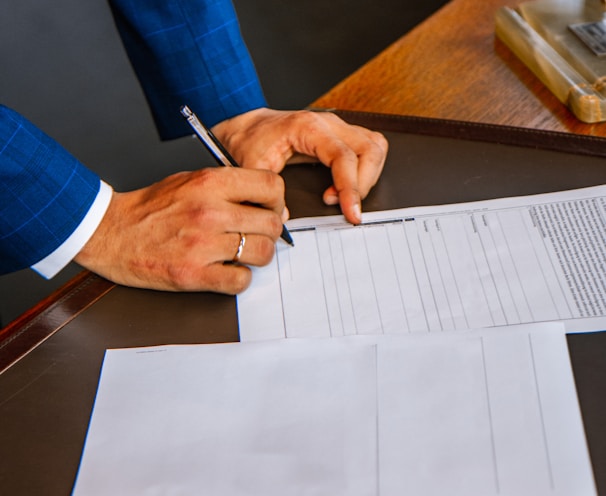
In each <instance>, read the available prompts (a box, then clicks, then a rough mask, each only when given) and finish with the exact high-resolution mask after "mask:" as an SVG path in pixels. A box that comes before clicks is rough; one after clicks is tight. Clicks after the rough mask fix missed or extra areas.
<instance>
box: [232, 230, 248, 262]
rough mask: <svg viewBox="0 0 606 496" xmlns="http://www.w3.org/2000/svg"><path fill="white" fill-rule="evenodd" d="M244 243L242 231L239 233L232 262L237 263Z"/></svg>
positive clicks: (244, 236)
mask: <svg viewBox="0 0 606 496" xmlns="http://www.w3.org/2000/svg"><path fill="white" fill-rule="evenodd" d="M245 244H246V235H245V234H244V233H240V244H238V251H236V254H235V255H234V258H233V259H232V262H233V263H238V262H239V261H240V257H241V256H242V252H243V251H244V245H245Z"/></svg>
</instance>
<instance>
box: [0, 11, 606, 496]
mask: <svg viewBox="0 0 606 496" xmlns="http://www.w3.org/2000/svg"><path fill="white" fill-rule="evenodd" d="M515 3H516V2H513V1H505V0H486V1H484V2H477V1H474V0H453V1H452V2H450V3H449V4H447V5H446V6H445V7H444V8H443V9H442V10H441V11H439V12H438V13H437V14H436V15H435V16H432V17H431V18H430V19H428V20H427V21H426V22H425V23H423V24H421V25H420V26H419V27H418V28H417V29H415V30H413V31H412V32H411V33H410V34H408V35H407V36H404V37H403V38H402V39H401V40H399V41H398V42H396V43H395V44H394V45H392V46H391V47H389V48H388V49H387V50H386V51H385V52H383V53H382V54H380V55H379V56H378V57H377V58H375V59H373V60H372V61H371V62H369V64H367V65H365V66H364V67H363V68H361V69H360V70H359V71H357V72H356V73H354V74H353V75H352V76H351V77H350V78H347V79H346V80H345V81H343V83H341V84H340V85H338V86H337V87H335V88H334V89H333V90H332V91H330V92H329V93H327V94H326V95H324V96H323V97H321V98H320V99H318V100H317V101H316V102H315V103H314V106H317V107H325V108H333V107H336V108H343V109H348V110H358V111H369V112H370V111H372V112H384V113H389V114H402V115H416V116H424V117H438V118H446V119H461V120H466V121H473V122H480V123H491V124H507V125H515V126H522V127H526V128H530V129H532V128H536V129H546V130H557V131H562V132H564V133H566V134H567V135H570V133H576V134H581V135H585V136H591V135H596V136H605V135H606V126H605V125H602V124H599V125H586V124H582V123H580V122H579V121H577V120H576V119H575V118H574V117H573V116H572V115H571V114H570V113H569V112H568V111H567V109H566V108H565V107H563V106H562V105H561V104H560V103H559V102H557V100H555V98H554V97H553V96H552V95H551V94H550V93H549V92H548V91H547V90H546V89H545V88H543V87H542V86H541V85H540V83H538V81H536V79H535V78H534V76H532V74H530V72H529V71H527V69H526V68H525V67H524V66H523V65H522V64H521V63H520V62H519V61H517V59H515V57H514V56H513V55H512V54H511V53H510V52H509V51H508V50H507V49H506V48H505V47H504V46H502V45H500V44H499V43H498V42H495V40H494V36H493V21H492V18H493V17H492V16H493V15H494V11H495V10H496V8H497V7H499V6H501V5H505V4H508V5H514V4H515ZM457 69H460V70H457ZM364 122H367V123H368V124H369V126H370V127H376V128H380V129H388V130H389V131H388V132H387V133H386V134H387V136H388V138H389V140H390V143H391V151H390V156H389V158H388V162H387V165H386V169H385V173H384V176H383V178H382V179H381V181H380V182H379V184H378V185H377V187H376V188H375V189H374V190H373V192H372V193H371V195H370V197H369V198H368V199H367V200H366V202H365V204H364V208H365V209H366V210H379V209H388V208H399V207H405V206H411V205H427V204H434V203H452V202H461V201H471V200H479V199H485V198H493V197H499V196H511V195H520V194H531V193H539V192H546V191H554V190H559V189H567V188H574V187H582V186H589V185H594V184H603V183H605V182H606V166H605V164H604V160H603V158H598V157H596V156H590V155H585V153H594V154H597V155H602V156H603V155H605V154H606V152H605V151H604V150H606V142H604V141H603V140H597V141H591V140H589V141H582V140H581V141H574V138H573V141H569V140H568V137H569V136H566V139H562V137H561V136H559V135H553V134H540V133H538V134H532V133H530V134H524V133H518V132H513V133H509V132H505V131H503V132H501V131H502V130H495V129H492V128H490V127H488V128H483V127H482V126H479V127H477V128H473V127H471V128H467V127H466V126H465V125H459V124H457V123H442V122H435V121H428V122H425V121H418V122H417V121H414V120H413V121H410V120H409V121H406V120H405V121H403V122H402V123H396V124H394V123H393V122H391V121H389V120H387V121H386V120H385V119H382V118H378V119H377V118H373V119H371V120H366V121H362V123H364ZM385 124H386V125H385ZM401 124H402V125H401ZM384 125H385V126H384ZM398 129H404V130H406V131H407V133H400V132H396V131H397V130H398ZM419 132H420V133H421V134H416V133H419ZM410 133H412V134H410ZM501 134H502V136H503V138H502V139H501V138H499V136H500V135H501ZM431 135H440V136H456V137H458V138H466V137H472V138H478V139H481V140H485V139H486V140H488V141H500V142H501V143H521V144H524V145H527V146H528V145H537V144H538V146H539V148H540V147H542V146H546V147H547V148H552V147H556V148H558V149H565V150H577V151H579V152H581V155H571V154H567V153H562V152H553V151H545V150H540V149H534V148H520V147H515V146H507V145H506V144H495V143H490V142H483V141H480V142H478V141H466V140H464V139H452V138H448V137H439V138H438V137H435V136H431ZM284 175H285V178H286V181H287V203H288V205H289V207H290V210H291V214H292V216H293V217H301V216H307V215H323V214H335V213H337V211H336V210H335V209H334V208H329V207H325V206H324V205H323V204H322V202H321V200H320V192H321V191H322V190H323V189H324V187H326V186H327V185H328V183H329V176H328V173H327V171H326V170H325V169H324V168H323V167H321V166H293V167H289V168H288V170H287V171H286V172H285V174H284ZM43 339H44V342H43V343H42V344H41V345H40V346H38V347H37V348H35V349H34V350H33V351H31V352H29V353H27V354H26V355H25V356H24V357H23V358H22V359H21V360H20V361H19V362H17V363H16V364H15V365H13V366H12V367H10V368H9V369H7V370H6V371H5V372H3V373H2V374H0V460H2V462H1V463H0V492H1V493H2V494H11V495H20V494H23V495H32V494H44V495H55V494H57V495H65V494H69V493H70V491H71V487H72V484H73V482H74V478H75V475H76V470H77V467H78V462H79V459H80V455H81V452H82V448H83V442H84V439H85V435H86V429H87V425H88V421H89V418H90V414H91V409H92V405H93V401H94V397H95V393H96V387H97V382H98V376H99V369H100V366H101V363H102V360H103V353H104V351H105V349H107V348H113V347H129V346H149V345H156V344H165V343H209V342H221V341H235V340H237V339H238V331H237V318H236V312H235V299H234V298H232V297H228V296H222V295H215V294H172V293H162V292H153V291H145V290H137V289H131V288H125V287H120V286H115V285H114V284H111V283H109V282H107V281H104V280H103V279H100V278H98V277H96V276H94V275H92V274H88V273H83V274H82V275H81V276H80V277H78V278H77V279H76V280H74V281H72V282H71V283H70V284H68V285H67V286H66V287H64V288H62V289H61V290H59V291H58V292H57V293H56V294H54V295H53V296H52V297H51V298H49V299H48V300H46V301H44V302H42V303H41V305H39V306H38V307H37V308H36V309H32V312H30V313H28V314H27V315H25V316H24V317H23V318H21V319H19V320H18V321H16V322H15V323H14V324H13V325H10V326H9V327H7V328H5V329H3V330H1V331H0V369H2V368H3V365H4V363H6V361H7V360H10V358H11V357H12V356H14V355H15V354H21V353H22V352H26V351H27V350H28V349H29V347H30V345H31V344H32V343H33V342H38V341H40V340H43ZM569 348H570V353H571V359H572V363H573V369H574V373H575V380H576V383H577V390H578V393H579V398H580V403H581V408H582V413H583V419H584V422H585V428H586V432H587V437H588V443H589V448H590V453H591V458H592V462H593V465H594V472H595V475H596V479H597V482H598V487H599V489H600V492H601V493H602V494H606V433H605V430H604V429H605V427H606V426H604V422H603V412H604V411H606V395H605V394H604V393H603V392H604V388H605V387H606V368H605V364H604V362H605V361H606V360H604V357H606V333H598V334H592V335H575V336H571V337H570V338H569Z"/></svg>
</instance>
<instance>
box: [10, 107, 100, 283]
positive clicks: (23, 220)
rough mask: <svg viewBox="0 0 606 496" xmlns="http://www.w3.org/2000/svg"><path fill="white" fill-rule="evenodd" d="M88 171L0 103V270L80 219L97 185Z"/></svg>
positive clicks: (40, 251)
mask: <svg viewBox="0 0 606 496" xmlns="http://www.w3.org/2000/svg"><path fill="white" fill-rule="evenodd" d="M99 187H100V180H99V177H98V176H96V175H95V174H94V173H93V172H91V171H89V170H88V169H86V168H85V167H84V166H83V165H82V164H81V163H80V162H78V161H77V160H76V159H75V158H74V157H73V156H71V155H70V154H69V153H68V152H67V151H66V150H65V149H63V148H62V147H61V146H60V145H59V144H58V143H57V142H56V141H54V140H53V139H51V138H50V137H48V136H47V135H45V134H44V133H42V132H41V131H40V130H39V129H37V128H36V127H35V126H33V125H32V124H31V123H30V122H28V121H27V120H26V119H25V118H24V117H22V116H20V115H19V114H17V113H16V112H14V111H12V110H10V109H8V108H6V107H4V106H1V105H0V274H6V273H8V272H12V271H15V270H19V269H23V268H26V267H30V266H31V265H33V264H34V263H36V262H38V261H39V260H41V259H42V258H44V257H45V256H47V255H48V254H49V253H51V252H52V251H54V250H55V248H57V247H58V246H60V245H61V244H62V243H63V242H64V241H65V240H66V239H67V238H68V237H69V235H70V234H71V233H72V232H73V231H74V230H75V229H76V227H77V226H78V225H79V224H80V222H81V221H82V219H83V218H84V216H85V215H86V213H87V212H88V209H89V208H90V205H91V204H92V203H93V201H94V199H95V197H96V196H97V192H98V191H99Z"/></svg>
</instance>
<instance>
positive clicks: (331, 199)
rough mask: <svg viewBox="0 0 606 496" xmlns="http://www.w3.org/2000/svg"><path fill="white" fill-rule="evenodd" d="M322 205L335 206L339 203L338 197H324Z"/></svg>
mask: <svg viewBox="0 0 606 496" xmlns="http://www.w3.org/2000/svg"><path fill="white" fill-rule="evenodd" d="M324 203H326V205H336V204H337V203H339V197H338V196H337V195H326V197H325V198H324Z"/></svg>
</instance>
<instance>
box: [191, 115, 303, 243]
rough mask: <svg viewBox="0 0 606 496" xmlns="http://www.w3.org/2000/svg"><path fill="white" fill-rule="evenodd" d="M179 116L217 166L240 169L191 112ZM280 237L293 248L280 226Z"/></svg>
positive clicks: (286, 233) (288, 234)
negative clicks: (213, 158) (187, 124)
mask: <svg viewBox="0 0 606 496" xmlns="http://www.w3.org/2000/svg"><path fill="white" fill-rule="evenodd" d="M181 114H182V115H183V117H185V118H186V119H187V122H189V125H190V126H191V127H192V129H193V130H194V132H195V133H196V136H197V137H198V139H199V140H200V141H201V142H202V144H203V145H204V146H205V147H206V148H207V149H208V151H209V152H210V153H211V154H212V155H213V157H215V159H216V160H217V162H218V163H219V165H224V166H226V167H240V166H239V165H238V162H236V161H235V160H234V158H233V157H232V156H231V155H230V154H229V152H228V151H227V150H226V149H225V147H224V146H223V145H222V144H221V142H220V141H219V140H218V139H217V137H216V136H215V135H214V134H213V133H212V131H211V130H210V129H208V128H207V127H206V126H205V125H204V124H202V122H200V119H198V117H197V116H196V114H194V113H193V111H192V110H191V109H190V108H189V107H188V106H187V105H183V107H181ZM280 237H281V238H282V239H283V240H284V241H286V242H287V243H288V244H289V245H290V246H295V243H294V242H293V240H292V237H291V235H290V233H289V232H288V229H287V228H286V226H282V234H281V235H280Z"/></svg>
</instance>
